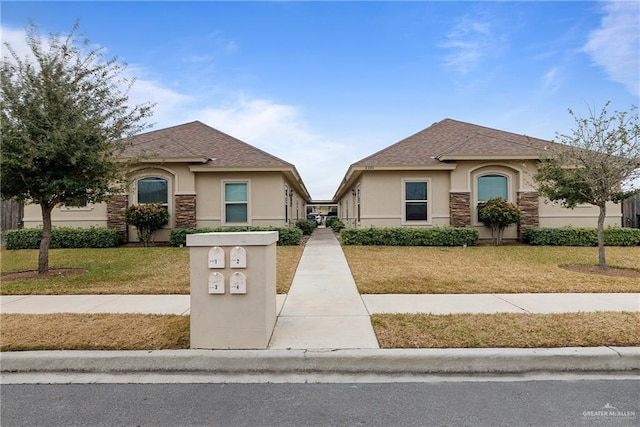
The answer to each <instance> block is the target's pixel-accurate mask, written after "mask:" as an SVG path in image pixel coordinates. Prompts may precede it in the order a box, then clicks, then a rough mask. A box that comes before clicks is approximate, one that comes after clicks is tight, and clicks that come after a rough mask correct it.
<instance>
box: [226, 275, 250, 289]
mask: <svg viewBox="0 0 640 427" xmlns="http://www.w3.org/2000/svg"><path fill="white" fill-rule="evenodd" d="M229 293H231V294H246V293H247V277H246V276H245V275H244V274H243V273H238V272H235V273H233V274H232V275H231V286H230V288H229Z"/></svg>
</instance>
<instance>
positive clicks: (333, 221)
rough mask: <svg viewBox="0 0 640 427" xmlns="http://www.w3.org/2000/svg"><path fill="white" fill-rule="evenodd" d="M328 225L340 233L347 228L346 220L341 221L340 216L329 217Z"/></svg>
mask: <svg viewBox="0 0 640 427" xmlns="http://www.w3.org/2000/svg"><path fill="white" fill-rule="evenodd" d="M327 227H330V228H331V229H332V230H333V231H335V232H336V233H339V232H340V231H341V230H342V229H344V228H345V225H344V222H342V221H340V220H339V219H338V218H327Z"/></svg>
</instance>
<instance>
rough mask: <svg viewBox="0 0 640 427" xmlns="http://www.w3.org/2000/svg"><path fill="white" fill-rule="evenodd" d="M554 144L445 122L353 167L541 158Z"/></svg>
mask: <svg viewBox="0 0 640 427" xmlns="http://www.w3.org/2000/svg"><path fill="white" fill-rule="evenodd" d="M549 144H551V142H550V141H545V140H542V139H538V138H532V137H528V136H526V135H518V134H515V133H511V132H505V131H501V130H497V129H491V128H487V127H483V126H478V125H474V124H471V123H465V122H460V121H457V120H452V119H444V120H442V121H440V122H437V123H434V124H433V125H432V126H430V127H428V128H426V129H424V130H422V131H420V132H418V133H416V134H414V135H412V136H410V137H408V138H405V139H403V140H402V141H399V142H397V143H395V144H393V145H391V146H389V147H387V148H384V149H383V150H380V151H378V152H377V153H374V154H372V155H370V156H368V157H365V158H364V159H362V160H359V161H357V162H355V163H353V164H352V165H351V166H413V165H420V166H427V165H437V164H439V163H440V159H442V160H444V159H447V160H455V159H456V158H460V157H462V158H464V157H467V156H537V155H540V153H541V152H542V151H543V150H544V149H545V147H546V146H548V145H549Z"/></svg>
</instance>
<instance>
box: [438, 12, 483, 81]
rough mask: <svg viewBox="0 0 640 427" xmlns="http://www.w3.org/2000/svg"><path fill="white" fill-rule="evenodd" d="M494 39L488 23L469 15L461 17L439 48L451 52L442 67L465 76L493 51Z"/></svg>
mask: <svg viewBox="0 0 640 427" xmlns="http://www.w3.org/2000/svg"><path fill="white" fill-rule="evenodd" d="M495 45H496V37H495V35H494V34H493V30H492V26H491V24H490V23H489V22H486V21H483V20H482V19H481V18H474V17H471V16H469V15H465V16H463V17H462V18H461V19H460V20H459V21H458V22H457V23H456V25H455V26H454V27H453V28H452V29H451V31H449V33H448V34H447V41H446V42H444V43H442V44H441V45H440V47H443V48H447V49H450V50H451V53H450V54H448V55H446V56H445V58H444V65H445V66H446V67H449V68H452V69H454V70H455V71H457V72H458V73H460V74H467V73H469V72H470V71H473V69H475V68H476V66H477V65H478V63H479V62H480V61H481V60H482V59H484V58H485V57H486V56H488V55H489V54H491V52H492V51H493V50H495Z"/></svg>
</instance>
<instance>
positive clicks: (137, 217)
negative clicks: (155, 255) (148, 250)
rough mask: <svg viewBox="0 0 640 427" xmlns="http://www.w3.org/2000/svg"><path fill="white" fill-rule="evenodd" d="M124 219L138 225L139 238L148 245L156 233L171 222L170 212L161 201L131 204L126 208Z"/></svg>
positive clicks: (143, 243) (145, 245) (135, 225)
mask: <svg viewBox="0 0 640 427" xmlns="http://www.w3.org/2000/svg"><path fill="white" fill-rule="evenodd" d="M124 219H125V221H126V222H127V224H129V225H133V226H134V227H136V231H137V232H138V240H140V243H142V246H144V247H147V246H149V244H150V243H151V241H152V239H153V235H154V233H155V232H156V231H158V230H160V229H161V228H162V227H164V226H165V225H167V224H168V223H169V212H168V211H167V208H165V207H164V206H162V205H161V204H160V203H150V204H147V205H131V206H129V207H128V208H127V209H126V210H125V212H124Z"/></svg>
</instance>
